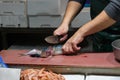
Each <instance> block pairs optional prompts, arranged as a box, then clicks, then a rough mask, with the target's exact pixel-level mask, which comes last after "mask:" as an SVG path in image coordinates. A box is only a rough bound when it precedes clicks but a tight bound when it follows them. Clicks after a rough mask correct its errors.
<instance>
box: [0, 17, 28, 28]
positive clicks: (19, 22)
mask: <svg viewBox="0 0 120 80" xmlns="http://www.w3.org/2000/svg"><path fill="white" fill-rule="evenodd" d="M1 25H2V26H1V27H6V28H20V27H21V28H26V27H27V26H28V25H27V17H26V16H1Z"/></svg>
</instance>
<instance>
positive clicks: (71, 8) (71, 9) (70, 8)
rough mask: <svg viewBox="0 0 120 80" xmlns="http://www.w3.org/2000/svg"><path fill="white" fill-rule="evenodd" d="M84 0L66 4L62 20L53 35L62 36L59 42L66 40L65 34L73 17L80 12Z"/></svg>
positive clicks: (74, 0)
mask: <svg viewBox="0 0 120 80" xmlns="http://www.w3.org/2000/svg"><path fill="white" fill-rule="evenodd" d="M85 1H86V0H70V1H69V2H68V5H67V8H66V11H65V15H64V18H63V20H62V23H61V24H60V26H59V27H58V28H57V29H56V30H55V31H54V35H62V36H63V37H62V38H61V39H60V41H64V40H65V39H66V38H67V32H68V30H69V25H70V23H71V21H72V20H73V19H74V18H75V16H76V15H77V14H78V13H79V12H80V10H81V9H82V7H83V3H84V2H85Z"/></svg>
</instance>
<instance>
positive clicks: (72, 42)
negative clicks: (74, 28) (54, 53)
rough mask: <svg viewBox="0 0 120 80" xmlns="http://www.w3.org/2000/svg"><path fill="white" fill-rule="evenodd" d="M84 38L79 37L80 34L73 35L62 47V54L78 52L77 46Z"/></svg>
mask: <svg viewBox="0 0 120 80" xmlns="http://www.w3.org/2000/svg"><path fill="white" fill-rule="evenodd" d="M83 39H84V37H82V36H80V33H79V32H77V33H75V34H74V35H73V36H72V37H71V38H70V39H69V40H68V41H67V42H66V43H65V44H64V45H63V47H62V51H63V53H64V54H72V53H75V52H76V51H78V50H80V48H81V47H78V46H77V45H78V44H79V43H80V42H82V41H83Z"/></svg>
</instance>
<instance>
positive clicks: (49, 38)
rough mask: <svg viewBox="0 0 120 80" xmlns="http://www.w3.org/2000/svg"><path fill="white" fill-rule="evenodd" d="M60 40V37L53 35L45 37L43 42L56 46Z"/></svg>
mask: <svg viewBox="0 0 120 80" xmlns="http://www.w3.org/2000/svg"><path fill="white" fill-rule="evenodd" d="M60 38H61V36H58V35H56V36H54V35H52V36H47V37H46V38H45V41H46V42H47V43H50V44H58V43H60Z"/></svg>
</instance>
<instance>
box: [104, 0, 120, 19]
mask: <svg viewBox="0 0 120 80" xmlns="http://www.w3.org/2000/svg"><path fill="white" fill-rule="evenodd" d="M104 10H105V12H106V13H107V14H108V16H110V17H111V18H112V19H114V20H116V21H120V0H111V1H110V3H109V4H108V5H107V6H106V7H105V9H104Z"/></svg>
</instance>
